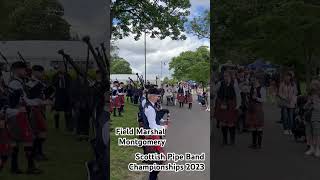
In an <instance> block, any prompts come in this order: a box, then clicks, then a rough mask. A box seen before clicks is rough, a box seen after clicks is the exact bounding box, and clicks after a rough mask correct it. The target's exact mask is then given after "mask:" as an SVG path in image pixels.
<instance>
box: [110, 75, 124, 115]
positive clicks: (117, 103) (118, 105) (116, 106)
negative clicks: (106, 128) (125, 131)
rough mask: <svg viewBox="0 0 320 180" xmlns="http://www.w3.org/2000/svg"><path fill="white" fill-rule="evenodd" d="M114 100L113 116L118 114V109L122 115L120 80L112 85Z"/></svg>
mask: <svg viewBox="0 0 320 180" xmlns="http://www.w3.org/2000/svg"><path fill="white" fill-rule="evenodd" d="M112 101H113V116H117V114H116V111H117V110H118V113H119V116H122V115H121V103H120V98H119V81H114V82H113V87H112Z"/></svg>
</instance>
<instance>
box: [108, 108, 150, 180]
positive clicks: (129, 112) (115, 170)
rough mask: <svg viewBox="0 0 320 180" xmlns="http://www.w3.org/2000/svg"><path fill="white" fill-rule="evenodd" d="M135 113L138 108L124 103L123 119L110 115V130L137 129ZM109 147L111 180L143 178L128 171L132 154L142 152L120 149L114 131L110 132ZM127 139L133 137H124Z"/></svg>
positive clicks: (133, 149)
mask: <svg viewBox="0 0 320 180" xmlns="http://www.w3.org/2000/svg"><path fill="white" fill-rule="evenodd" d="M137 112H138V106H136V105H133V104H131V103H126V105H125V112H124V113H123V117H118V116H117V117H114V116H112V115H113V114H111V121H112V122H111V123H112V126H111V127H112V128H113V129H115V128H116V127H137V126H138V123H137ZM110 133H111V134H110V137H111V147H110V159H111V161H110V162H111V163H110V165H111V167H110V171H111V176H110V177H111V179H112V180H124V179H127V180H141V179H142V177H143V176H144V174H143V173H138V172H130V171H129V170H128V164H129V163H133V162H135V160H134V154H135V153H137V152H142V149H141V148H138V147H120V146H118V138H119V137H121V136H116V135H115V133H114V130H112V131H110ZM126 137H127V138H134V137H135V136H126Z"/></svg>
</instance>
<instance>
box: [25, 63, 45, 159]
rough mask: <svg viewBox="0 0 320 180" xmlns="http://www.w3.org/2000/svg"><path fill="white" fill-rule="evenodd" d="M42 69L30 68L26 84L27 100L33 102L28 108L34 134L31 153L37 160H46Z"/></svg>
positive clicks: (37, 67)
mask: <svg viewBox="0 0 320 180" xmlns="http://www.w3.org/2000/svg"><path fill="white" fill-rule="evenodd" d="M43 78H44V68H43V67H42V66H40V65H35V66H33V67H32V78H31V79H30V81H29V82H28V83H27V84H26V85H27V88H28V89H29V90H28V91H29V94H28V98H29V99H31V100H32V101H34V104H33V105H32V106H30V107H29V108H30V116H29V117H30V125H31V129H32V130H33V134H34V137H35V139H34V142H33V148H34V150H33V153H34V158H35V159H37V160H47V158H46V156H45V155H44V153H43V143H44V142H45V140H46V138H47V122H46V117H45V107H46V99H45V98H46V97H45V94H44V90H45V88H46V85H45V84H44V83H43V82H42V80H43Z"/></svg>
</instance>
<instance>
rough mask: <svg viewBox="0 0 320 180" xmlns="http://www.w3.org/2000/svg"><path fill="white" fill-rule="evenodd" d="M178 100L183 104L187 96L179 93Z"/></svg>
mask: <svg viewBox="0 0 320 180" xmlns="http://www.w3.org/2000/svg"><path fill="white" fill-rule="evenodd" d="M177 100H178V102H180V103H182V102H184V101H185V96H184V95H183V93H178V94H177Z"/></svg>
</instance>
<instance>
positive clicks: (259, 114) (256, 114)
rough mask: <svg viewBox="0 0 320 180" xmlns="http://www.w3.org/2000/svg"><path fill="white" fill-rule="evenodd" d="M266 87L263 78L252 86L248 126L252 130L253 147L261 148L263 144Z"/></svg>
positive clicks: (251, 146)
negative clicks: (263, 84)
mask: <svg viewBox="0 0 320 180" xmlns="http://www.w3.org/2000/svg"><path fill="white" fill-rule="evenodd" d="M266 94H267V93H266V89H265V88H264V87H263V86H262V83H261V80H260V79H256V80H255V83H254V85H253V86H251V90H250V95H249V106H248V112H247V121H246V123H247V126H248V127H249V129H250V130H251V132H252V144H251V145H250V146H249V147H250V148H253V149H260V148H261V146H262V135H263V127H264V113H263V103H264V102H265V100H266Z"/></svg>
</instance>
